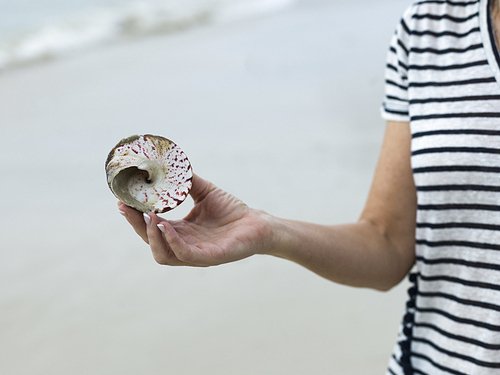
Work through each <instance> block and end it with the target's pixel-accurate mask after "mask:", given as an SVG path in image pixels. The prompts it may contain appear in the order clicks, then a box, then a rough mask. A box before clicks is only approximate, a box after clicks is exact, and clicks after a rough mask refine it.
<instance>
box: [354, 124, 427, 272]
mask: <svg viewBox="0 0 500 375" xmlns="http://www.w3.org/2000/svg"><path fill="white" fill-rule="evenodd" d="M410 159H411V131H410V125H409V123H408V122H396V121H388V122H387V128H386V133H385V137H384V141H383V144H382V149H381V152H380V157H379V160H378V164H377V168H376V169H375V175H374V178H373V183H372V187H371V189H370V193H369V195H368V199H367V202H366V205H365V209H364V210H363V213H362V215H361V219H360V220H361V221H369V222H370V223H371V224H373V225H375V227H376V228H377V230H379V231H380V232H381V233H382V234H383V235H384V236H385V237H386V238H387V240H388V241H389V242H390V243H391V245H393V246H391V248H393V249H395V250H396V252H397V254H396V255H397V258H398V260H399V262H400V269H401V276H403V275H405V274H406V273H407V272H408V271H409V269H410V268H411V266H412V265H413V263H414V261H415V225H416V223H415V222H416V211H417V196H416V189H415V182H414V180H413V173H412V168H411V162H410Z"/></svg>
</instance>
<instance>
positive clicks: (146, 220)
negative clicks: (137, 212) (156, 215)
mask: <svg viewBox="0 0 500 375" xmlns="http://www.w3.org/2000/svg"><path fill="white" fill-rule="evenodd" d="M143 216H144V222H145V223H146V225H147V226H148V227H149V226H150V225H151V217H150V216H149V215H148V214H146V213H145V214H143Z"/></svg>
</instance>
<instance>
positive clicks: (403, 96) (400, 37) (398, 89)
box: [381, 8, 411, 121]
mask: <svg viewBox="0 0 500 375" xmlns="http://www.w3.org/2000/svg"><path fill="white" fill-rule="evenodd" d="M410 12H411V8H410V9H408V10H407V12H406V13H405V15H404V16H403V18H402V19H401V21H400V23H399V24H398V27H397V28H396V31H395V33H394V35H393V37H392V39H391V43H390V47H389V51H388V53H387V63H386V68H385V98H384V101H383V105H382V109H381V110H382V117H383V118H384V119H385V120H391V121H409V120H410V117H409V101H408V65H409V62H408V61H409V44H410V34H411V32H410V29H409V28H408V25H407V21H406V19H409V17H408V15H409V13H410Z"/></svg>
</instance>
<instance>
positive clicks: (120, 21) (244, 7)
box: [0, 0, 295, 70]
mask: <svg viewBox="0 0 500 375" xmlns="http://www.w3.org/2000/svg"><path fill="white" fill-rule="evenodd" d="M294 2H295V0H248V1H239V2H237V1H234V0H232V1H231V2H229V1H228V2H224V1H221V0H219V1H212V2H208V1H200V2H194V3H186V2H182V4H174V3H173V2H172V1H169V2H141V3H138V2H136V3H129V4H126V5H122V6H115V7H106V8H98V9H94V10H93V11H90V12H86V13H85V14H81V15H79V16H77V17H76V16H75V17H72V18H69V19H67V20H65V21H62V22H58V23H51V24H47V25H45V26H43V27H41V28H39V29H37V30H34V31H32V32H28V33H24V34H22V35H18V36H16V37H10V38H9V39H6V40H3V41H1V40H0V70H7V69H10V68H14V67H19V66H24V65H28V64H32V63H35V62H38V61H42V60H49V59H54V58H57V57H61V56H64V55H67V54H70V53H75V52H79V51H82V50H85V49H88V48H91V47H96V46H100V45H105V44H109V43H114V42H118V41H122V40H127V39H132V38H138V37H146V36H149V35H158V34H168V33H173V32H178V31H180V30H183V29H189V28H193V27H197V26H201V25H204V24H209V23H224V22H231V21H236V20H241V19H244V18H249V17H255V16H259V15H264V14H269V13H274V12H278V11H282V10H284V9H287V8H289V7H291V6H292V5H293V4H294ZM176 3H180V2H176Z"/></svg>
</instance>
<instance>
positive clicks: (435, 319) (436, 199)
mask: <svg viewBox="0 0 500 375" xmlns="http://www.w3.org/2000/svg"><path fill="white" fill-rule="evenodd" d="M490 2H491V0H475V1H474V0H453V1H438V0H430V1H419V2H416V3H414V4H413V5H412V6H411V7H410V8H409V9H408V10H407V11H406V12H405V14H404V15H403V17H402V19H401V22H400V23H399V25H398V27H397V30H396V32H395V34H394V37H393V39H392V42H391V46H390V50H389V53H388V60H387V68H386V97H385V100H384V103H383V109H382V112H383V116H384V118H385V119H387V120H395V121H409V122H410V128H411V133H412V146H411V148H412V149H411V151H412V157H411V163H412V168H413V176H414V179H415V185H416V189H417V198H418V210H417V228H416V250H415V251H416V268H415V269H416V271H415V273H414V274H412V275H410V280H411V281H412V287H411V288H410V290H409V299H408V302H407V310H406V314H405V316H404V318H403V321H402V324H401V330H400V333H399V336H398V343H397V345H396V346H395V348H394V352H393V355H392V357H391V359H390V361H389V368H388V370H387V374H429V375H441V374H459V375H460V374H471V375H481V374H500V69H499V65H500V57H499V53H498V50H497V47H496V44H495V39H494V36H493V35H494V34H493V28H492V24H491V20H490V13H491V12H490V8H491V4H490Z"/></svg>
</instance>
